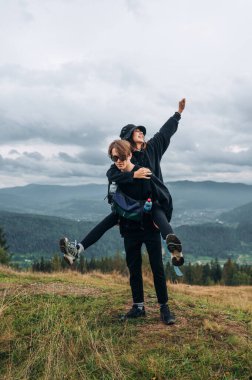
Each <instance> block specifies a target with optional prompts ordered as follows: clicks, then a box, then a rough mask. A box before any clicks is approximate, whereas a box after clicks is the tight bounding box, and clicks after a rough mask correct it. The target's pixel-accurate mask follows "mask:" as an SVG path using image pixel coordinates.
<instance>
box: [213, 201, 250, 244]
mask: <svg viewBox="0 0 252 380" xmlns="http://www.w3.org/2000/svg"><path fill="white" fill-rule="evenodd" d="M219 219H220V220H222V221H224V222H225V223H229V224H230V225H233V226H236V231H237V236H238V239H239V240H242V241H244V242H245V243H250V242H252V202H250V203H247V204H245V205H243V206H241V207H236V208H235V209H233V210H231V211H229V212H225V213H223V214H221V215H220V217H219Z"/></svg>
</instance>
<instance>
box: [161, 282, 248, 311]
mask: <svg viewBox="0 0 252 380" xmlns="http://www.w3.org/2000/svg"><path fill="white" fill-rule="evenodd" d="M168 286H169V288H170V289H171V290H172V291H174V292H175V293H182V294H184V295H189V296H193V297H197V298H198V299H202V298H204V299H206V300H207V301H208V302H211V303H213V304H219V305H222V306H229V307H232V308H233V309H239V310H243V311H245V312H250V313H251V312H252V286H219V285H215V286H197V285H194V286H191V285H186V284H168Z"/></svg>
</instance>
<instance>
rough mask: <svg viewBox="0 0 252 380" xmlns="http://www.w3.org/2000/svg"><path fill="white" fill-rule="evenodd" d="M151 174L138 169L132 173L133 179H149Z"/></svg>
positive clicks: (145, 169)
mask: <svg viewBox="0 0 252 380" xmlns="http://www.w3.org/2000/svg"><path fill="white" fill-rule="evenodd" d="M151 175H152V172H151V171H150V169H148V168H140V169H138V170H136V171H135V172H134V175H133V178H144V179H150V176H151Z"/></svg>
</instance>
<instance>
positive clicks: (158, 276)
mask: <svg viewBox="0 0 252 380" xmlns="http://www.w3.org/2000/svg"><path fill="white" fill-rule="evenodd" d="M144 242H145V245H146V248H147V252H148V255H149V260H150V266H151V270H152V273H153V279H154V285H155V290H156V294H157V299H158V303H159V305H160V318H161V320H162V322H163V323H165V324H166V325H172V324H174V323H175V318H174V316H173V315H172V314H171V313H170V309H169V306H168V291H167V284H166V278H165V272H164V265H163V260H162V248H161V240H160V235H159V233H157V232H152V233H151V232H149V233H148V234H147V233H146V237H145V240H144Z"/></svg>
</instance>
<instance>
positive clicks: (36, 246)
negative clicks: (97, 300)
mask: <svg viewBox="0 0 252 380" xmlns="http://www.w3.org/2000/svg"><path fill="white" fill-rule="evenodd" d="M95 224H96V223H94V222H87V221H80V222H78V221H74V220H69V219H63V218H58V217H51V216H44V215H35V214H20V213H10V212H6V211H0V226H1V227H3V229H4V231H5V233H6V238H7V243H8V245H9V247H10V251H11V252H12V253H14V257H13V259H14V261H16V262H19V263H21V264H22V265H23V263H24V262H25V260H35V259H37V258H39V257H40V256H44V257H47V258H48V257H52V256H53V255H54V254H55V253H57V252H59V247H58V241H59V238H60V237H61V236H68V237H69V238H70V239H77V240H81V239H82V238H84V237H85V235H86V234H87V233H88V232H89V231H90V230H91V229H92V228H93V227H94V226H95ZM250 231H251V230H250ZM175 232H176V233H177V234H178V236H179V237H180V239H181V240H182V243H183V251H184V253H185V257H186V260H187V262H188V261H192V262H194V261H196V260H203V261H210V260H211V259H214V258H215V257H218V258H219V259H222V260H224V259H226V258H227V257H229V256H231V257H233V258H237V257H239V256H240V257H241V256H244V255H245V256H246V259H247V258H248V259H249V260H250V261H252V236H251V237H250V235H249V232H248V231H247V229H246V228H245V227H243V228H242V229H240V227H239V226H238V227H236V228H235V227H229V226H225V225H221V224H218V223H208V224H202V225H184V226H180V227H177V228H176V229H175ZM250 233H251V232H250ZM123 250H124V247H123V239H122V238H121V236H120V233H119V229H118V227H114V228H113V229H111V230H110V231H108V232H107V233H106V234H105V235H104V236H103V237H102V238H101V239H100V240H99V241H98V242H97V243H96V244H94V245H93V246H91V247H90V248H88V249H87V251H86V253H85V255H86V257H87V258H91V257H97V258H99V257H105V256H112V255H114V254H115V253H116V252H117V251H120V252H122V251H123ZM245 256H244V257H245Z"/></svg>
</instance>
